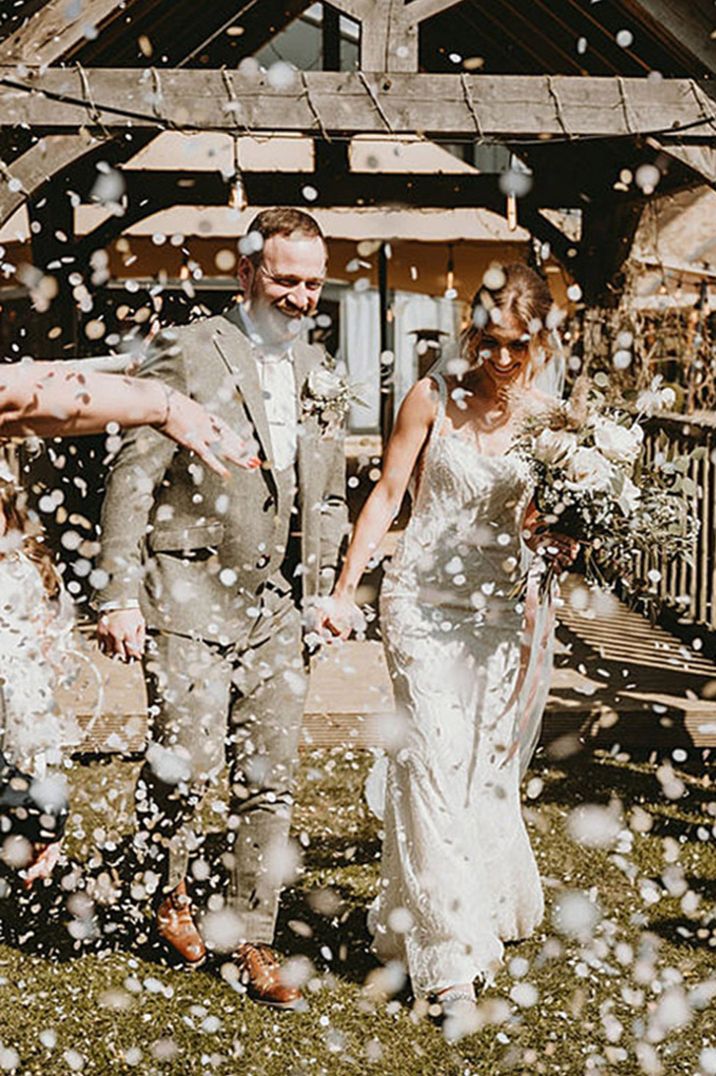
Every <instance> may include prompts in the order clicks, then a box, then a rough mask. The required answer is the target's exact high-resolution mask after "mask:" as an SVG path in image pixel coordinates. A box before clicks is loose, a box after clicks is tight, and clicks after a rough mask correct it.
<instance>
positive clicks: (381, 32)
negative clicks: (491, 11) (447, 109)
mask: <svg viewBox="0 0 716 1076" xmlns="http://www.w3.org/2000/svg"><path fill="white" fill-rule="evenodd" d="M459 2H460V0H412V3H409V4H406V3H405V0H331V5H332V7H335V8H337V9H338V10H339V11H342V12H343V13H344V14H346V15H350V17H351V18H352V19H355V20H356V21H357V22H360V24H361V49H360V51H361V64H360V66H361V70H362V71H417V70H418V27H419V26H420V23H421V22H424V21H425V19H429V18H431V17H432V16H433V15H439V14H440V12H441V11H445V10H446V8H449V7H453V6H454V5H455V4H457V3H459Z"/></svg>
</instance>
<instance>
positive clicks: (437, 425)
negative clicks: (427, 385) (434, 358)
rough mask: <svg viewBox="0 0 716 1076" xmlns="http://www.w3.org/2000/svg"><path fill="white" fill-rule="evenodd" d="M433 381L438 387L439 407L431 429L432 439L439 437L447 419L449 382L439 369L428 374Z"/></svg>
mask: <svg viewBox="0 0 716 1076" xmlns="http://www.w3.org/2000/svg"><path fill="white" fill-rule="evenodd" d="M428 376H429V377H430V380H431V381H434V382H435V384H436V385H437V387H438V409H437V411H436V412H435V418H434V419H433V428H432V430H431V431H430V440H431V441H432V440H433V438H434V437H439V435H440V434H439V431H440V430H441V428H442V424H443V422H444V421H445V412H446V410H447V384H446V382H445V378H444V377H443V375H442V374H440V373H438V372H437V370H436V371H435V372H434V373H432V374H429V375H428Z"/></svg>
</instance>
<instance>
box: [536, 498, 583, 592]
mask: <svg viewBox="0 0 716 1076" xmlns="http://www.w3.org/2000/svg"><path fill="white" fill-rule="evenodd" d="M524 528H525V529H524V539H525V542H526V544H527V546H528V547H529V548H530V549H531V550H532V552H533V553H538V554H539V555H540V556H541V557H544V558H545V560H547V561H549V563H550V565H551V566H552V568H553V569H554V571H556V572H557V573H558V574H560V573H561V572H565V571H566V570H567V569H568V568H569V567H570V566H571V565H572V564H573V563H574V561H575V560H576V559H577V556H578V555H579V542H578V541H577V540H576V538H572V537H570V535H568V534H562V533H561V532H560V531H552V530H550V529H549V527H547V526H546V525H545V523H544V522H543V520H542V517H541V516H540V514H539V511H538V509H537V506H536V505H535V503H534V501H533V502H532V503H531V504H530V505H529V507H528V509H527V511H526V512H525V521H524Z"/></svg>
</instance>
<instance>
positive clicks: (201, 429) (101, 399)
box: [0, 362, 259, 477]
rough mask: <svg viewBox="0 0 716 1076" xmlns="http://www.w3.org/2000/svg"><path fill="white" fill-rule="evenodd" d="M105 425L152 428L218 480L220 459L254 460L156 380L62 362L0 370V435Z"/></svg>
mask: <svg viewBox="0 0 716 1076" xmlns="http://www.w3.org/2000/svg"><path fill="white" fill-rule="evenodd" d="M110 422H116V423H117V424H118V425H120V426H125V427H133V426H154V427H155V428H156V429H158V430H160V432H161V433H164V434H166V436H167V437H169V438H170V439H171V440H172V441H176V443H177V444H179V445H182V446H184V447H185V448H189V449H191V450H192V451H194V452H196V454H197V456H199V457H200V458H201V459H202V460H203V461H204V462H205V463H206V464H207V465H208V466H209V467H211V468H212V470H214V471H216V472H217V474H220V475H222V476H223V477H226V475H227V474H228V472H227V470H226V466H225V463H236V464H238V465H240V466H243V467H255V466H258V465H259V461H258V460H254V459H253V458H252V457H251V454H250V452H249V451H248V449H247V445H246V444H245V443H244V442H243V441H242V440H241V439H240V438H239V437H238V436H237V435H236V434H235V433H234V432H233V431H232V430H231V429H230V428H229V427H228V426H227V425H226V424H225V423H224V422H223V421H222V420H221V419H219V418H216V417H215V416H214V415H210V414H209V413H208V412H207V411H205V409H204V408H203V407H202V406H201V404H198V403H196V401H194V400H191V399H189V397H188V396H185V395H184V394H183V393H181V392H178V391H177V390H176V389H170V388H169V387H168V386H166V385H164V384H162V383H161V382H159V381H142V380H139V379H138V378H134V377H125V376H124V375H121V374H108V373H102V372H101V371H99V370H86V371H82V370H78V369H77V368H76V367H72V368H70V369H68V367H67V365H66V364H65V363H63V362H34V363H32V364H30V365H28V364H22V365H16V366H6V367H4V368H0V437H26V436H28V435H30V434H36V435H37V436H40V437H58V436H61V437H69V436H76V435H78V434H86V433H102V432H103V431H104V430H105V429H106V427H107V425H108V424H109V423H110Z"/></svg>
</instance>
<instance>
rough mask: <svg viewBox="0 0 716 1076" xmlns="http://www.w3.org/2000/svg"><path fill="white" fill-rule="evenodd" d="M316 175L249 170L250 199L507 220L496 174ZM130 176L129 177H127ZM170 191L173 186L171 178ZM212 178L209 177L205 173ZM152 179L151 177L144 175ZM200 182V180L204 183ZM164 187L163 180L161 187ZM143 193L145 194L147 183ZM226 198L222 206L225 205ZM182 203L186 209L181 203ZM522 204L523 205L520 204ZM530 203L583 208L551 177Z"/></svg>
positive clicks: (195, 195) (336, 171)
mask: <svg viewBox="0 0 716 1076" xmlns="http://www.w3.org/2000/svg"><path fill="white" fill-rule="evenodd" d="M316 164H317V169H316V172H315V173H314V172H251V171H244V173H243V179H244V186H245V187H246V193H247V197H248V199H249V202H250V203H251V204H252V205H275V204H277V203H279V204H285V205H295V206H304V207H306V208H308V209H310V205H309V203H308V202H307V200H306V196H305V194H304V193H303V192H304V190H305V188H306V187H312V188H313V190H314V191H315V192H316V197H315V199H312V201H311V204H312V205H320V206H336V207H337V206H346V207H348V206H379V205H382V206H412V207H413V208H423V209H458V208H465V207H471V206H474V207H475V208H476V209H479V208H487V209H491V210H493V211H495V212H497V213H499V214H500V215H501V216H504V210H505V195H504V194H502V193H501V192H500V191H499V189H498V184H497V180H498V177H497V176H496V175H460V174H454V173H452V174H448V175H445V174H442V175H441V174H439V173H433V174H428V173H415V172H413V173H406V172H349V171H344V170H341V169H340V168H339V167H338V166H337V165H336V164H334V165H333V167H332V169H331V171H328V170H327V169H322V168H321V167H320V164H319V159H318V158H317V161H316ZM125 174H126V173H125ZM161 174H162V175H163V176H164V175H166V179H165V181H164V186H167V184H170V183H171V176H170V175H169V174H166V173H161ZM204 174H205V175H206V173H204ZM141 175H151V173H141ZM199 182H200V181H199ZM157 186H158V187H161V186H162V183H161V181H158V183H157ZM137 190H138V191H142V183H141V180H140V181H139V182H138V185H137ZM225 201H226V198H222V199H221V202H220V203H219V204H224V202H225ZM176 204H182V202H181V198H179V199H177V202H176ZM187 204H193V205H195V204H199V205H201V204H211V203H210V202H208V201H207V202H206V203H204V202H203V200H202V188H201V187H197V188H196V189H195V190H194V191H192V192H191V194H190V199H189V202H188V203H187ZM521 204H522V200H520V205H521ZM529 204H531V205H536V206H539V207H541V208H545V209H563V208H567V207H576V208H578V207H580V206H581V205H582V201H581V199H580V197H579V191H576V190H570V189H568V188H567V187H565V186H563V185H562V184H561V183H560V180H559V176H558V175H557V176H552V175H551V174H549V173H545V175H544V180H540V181H539V182H538V181H535V184H534V186H533V188H532V191H531V192H530V198H529ZM545 223H546V222H545Z"/></svg>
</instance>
